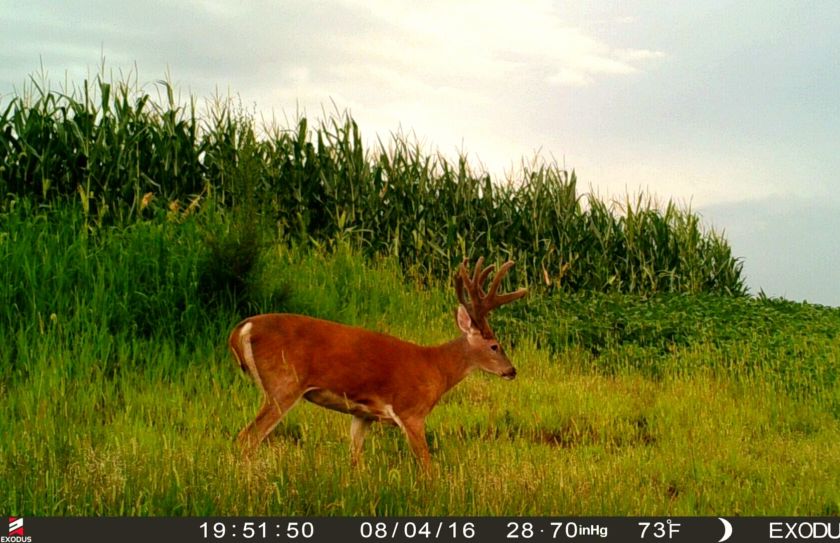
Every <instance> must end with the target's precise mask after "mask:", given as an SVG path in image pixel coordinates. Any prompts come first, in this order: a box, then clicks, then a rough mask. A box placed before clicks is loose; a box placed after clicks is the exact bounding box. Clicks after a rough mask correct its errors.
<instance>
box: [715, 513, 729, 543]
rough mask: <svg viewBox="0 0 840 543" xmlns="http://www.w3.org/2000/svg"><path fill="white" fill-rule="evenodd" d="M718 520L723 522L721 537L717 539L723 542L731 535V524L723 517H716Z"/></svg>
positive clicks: (720, 542)
mask: <svg viewBox="0 0 840 543" xmlns="http://www.w3.org/2000/svg"><path fill="white" fill-rule="evenodd" d="M718 520H719V521H721V522H722V523H723V537H721V538H720V541H718V543H723V542H724V541H726V540H727V539H729V538H730V537H732V524H730V523H729V521H728V520H726V519H725V518H721V517H718Z"/></svg>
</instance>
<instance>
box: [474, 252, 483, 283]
mask: <svg viewBox="0 0 840 543" xmlns="http://www.w3.org/2000/svg"><path fill="white" fill-rule="evenodd" d="M483 265H484V257H483V256H480V257H478V262H476V263H475V273H473V278H472V282H473V284H476V283H478V278H479V276H480V275H481V273H480V272H481V266H483Z"/></svg>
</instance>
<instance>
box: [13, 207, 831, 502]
mask: <svg viewBox="0 0 840 543" xmlns="http://www.w3.org/2000/svg"><path fill="white" fill-rule="evenodd" d="M221 215H222V214H221V212H214V211H213V210H210V209H208V210H206V211H202V212H201V213H195V214H192V215H189V216H177V217H173V216H172V215H171V214H170V215H169V216H166V215H164V214H161V215H160V216H159V217H158V218H157V219H153V220H147V221H140V222H136V223H132V224H129V225H127V226H119V227H117V226H114V227H101V228H98V229H91V228H90V227H89V224H88V223H87V218H86V216H85V215H84V213H83V212H82V211H81V210H80V209H79V208H78V207H77V206H63V207H61V206H59V207H56V208H54V209H52V210H49V211H47V210H40V209H36V208H34V207H32V206H29V207H27V204H26V202H25V201H24V202H21V203H19V204H18V205H17V206H11V211H7V212H6V213H3V214H2V215H1V216H0V224H1V225H2V228H0V258H1V259H2V262H3V266H2V269H0V289H2V290H0V345H3V349H2V350H0V433H2V435H3V436H4V439H3V440H1V441H0V480H2V481H3V482H4V483H3V485H2V486H0V510H2V511H6V512H8V513H9V514H13V515H91V514H93V515H222V514H223V515H361V514H371V515H436V514H443V515H500V514H507V515H530V514H534V515H543V514H558V515H559V514H563V515H599V514H610V515H623V514H638V515H660V514H669V515H683V514H685V515H693V514H706V515H711V514H714V515H736V514H741V515H748V514H750V515H771V514H780V515H781V514H784V515H838V514H840V484H838V481H840V390H838V379H837V375H838V367H840V362H838V361H839V360H840V342H839V341H838V338H840V335H838V334H840V312H838V310H836V309H831V308H822V307H819V306H812V305H805V304H794V303H790V302H784V301H779V300H764V299H750V298H744V297H740V298H729V297H717V296H712V295H705V296H704V295H674V296H670V297H669V296H649V297H640V296H625V295H606V294H604V295H596V294H588V295H585V294H576V295H572V294H565V293H562V292H555V293H554V294H552V295H551V296H547V295H546V296H541V295H540V292H539V291H536V292H535V294H534V295H532V296H531V297H529V298H528V299H527V301H525V302H522V303H521V305H519V306H518V307H515V306H510V307H509V308H508V307H505V308H502V309H500V310H499V311H498V314H497V315H495V316H494V317H493V319H491V320H492V322H494V323H496V324H497V326H496V331H497V334H498V335H499V338H500V341H501V342H502V344H503V345H505V346H506V348H508V350H509V352H510V357H511V359H512V360H513V362H514V364H515V365H516V366H517V369H518V371H519V375H518V377H517V379H516V380H514V381H512V382H508V381H503V380H501V379H498V378H496V377H492V376H489V375H484V374H474V375H471V376H469V377H468V378H467V379H466V380H465V381H464V382H463V383H462V384H461V385H459V386H458V387H457V388H455V389H454V390H453V391H452V392H451V393H450V394H449V395H447V396H445V397H444V400H443V401H442V403H441V404H440V405H439V406H438V407H437V409H436V410H435V411H434V412H433V413H432V415H431V416H430V418H429V420H428V425H427V432H428V437H429V442H430V446H431V449H432V457H433V463H434V470H433V473H432V475H431V476H428V477H424V476H422V475H421V474H420V472H419V470H418V468H417V466H416V465H415V462H414V460H413V457H412V455H411V453H410V451H409V450H408V447H407V444H406V443H405V440H404V438H403V437H402V436H401V435H400V433H399V431H398V430H397V429H395V428H392V427H378V426H376V425H375V426H374V428H373V431H372V432H371V435H370V437H369V438H368V440H367V441H366V444H365V465H364V467H362V468H357V469H354V468H351V466H350V462H349V437H348V433H349V424H350V417H348V416H346V415H341V414H338V413H334V412H331V411H326V410H324V409H321V408H317V407H315V406H312V405H310V404H304V403H301V404H299V405H298V406H297V407H296V408H295V409H294V410H293V411H292V412H291V413H290V414H289V415H288V416H287V418H286V419H285V420H284V422H283V423H281V425H280V426H279V427H278V428H277V429H276V430H275V432H274V434H273V437H272V438H271V439H270V440H269V442H268V443H266V444H264V445H263V446H262V447H261V448H260V449H259V450H258V451H257V452H256V453H255V454H254V455H253V456H252V457H251V458H250V459H247V460H245V459H243V458H242V457H241V455H240V453H239V450H238V449H237V447H236V445H235V443H234V441H233V438H234V437H235V435H236V433H237V432H238V431H239V430H240V429H241V428H242V427H243V426H244V425H245V424H247V423H248V422H249V421H250V419H251V418H252V417H253V415H254V414H255V412H256V409H257V407H258V405H259V401H260V396H259V393H258V391H257V388H256V387H255V386H254V385H253V383H251V382H250V381H249V379H248V378H247V377H246V376H245V375H244V374H242V373H241V372H240V370H239V369H238V368H237V367H236V365H235V363H234V362H233V360H232V358H231V356H230V354H229V353H228V352H227V351H226V344H225V340H226V337H227V333H228V331H229V330H230V328H231V327H232V326H233V324H235V322H236V321H237V320H238V319H239V317H240V314H239V313H238V312H237V310H235V309H233V308H232V307H231V305H230V304H224V303H218V301H214V300H213V299H208V298H207V297H206V295H202V292H201V285H202V284H203V283H202V269H204V268H206V266H207V264H206V259H207V258H208V253H207V243H206V239H207V237H206V236H207V234H206V232H207V231H212V230H213V229H223V228H224V220H223V219H222V218H220V216H221ZM489 256H491V258H492V257H494V256H497V255H489ZM203 267H204V268H203ZM256 269H257V271H256V273H257V275H258V276H259V280H258V281H257V283H258V284H260V285H262V287H263V291H262V292H260V293H257V294H253V293H252V299H253V300H256V301H255V302H254V305H253V307H252V309H255V310H265V309H279V310H285V311H293V312H299V313H305V314H310V315H316V316H319V317H323V318H328V319H334V320H339V321H342V322H346V323H352V324H358V325H362V326H366V327H369V328H373V329H376V330H379V331H383V332H388V333H391V334H394V335H397V336H399V337H402V338H406V339H410V340H413V341H417V342H420V343H436V342H441V341H445V340H448V339H451V338H452V337H454V335H455V333H456V332H457V329H456V327H455V323H454V319H453V316H452V315H453V309H454V300H455V296H454V293H453V292H452V289H451V288H450V287H449V286H448V285H446V284H442V283H441V282H439V281H436V280H422V277H421V278H418V277H414V276H412V275H411V274H408V275H404V273H403V272H402V271H401V269H400V267H399V265H398V264H397V263H396V262H395V260H394V259H393V258H379V259H373V260H369V259H366V258H362V257H360V256H359V255H358V253H357V252H356V250H355V249H354V248H352V247H351V246H349V245H346V244H342V243H336V244H335V245H334V246H333V247H332V248H331V249H323V248H322V249H317V248H311V247H309V248H307V247H295V246H288V245H279V244H278V245H271V246H270V247H269V248H268V249H267V250H266V251H264V254H263V256H262V257H261V259H260V262H259V265H258V266H257V268H256ZM261 304H262V305H261Z"/></svg>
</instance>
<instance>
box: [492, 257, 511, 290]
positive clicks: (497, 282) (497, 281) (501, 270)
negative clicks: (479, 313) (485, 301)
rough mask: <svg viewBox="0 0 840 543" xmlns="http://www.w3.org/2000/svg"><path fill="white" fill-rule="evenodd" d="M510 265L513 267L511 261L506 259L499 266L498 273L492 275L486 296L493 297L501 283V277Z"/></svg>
mask: <svg viewBox="0 0 840 543" xmlns="http://www.w3.org/2000/svg"><path fill="white" fill-rule="evenodd" d="M511 267H513V261H512V260H508V261H507V262H505V263H504V264H502V267H501V268H499V273H497V274H496V275H495V277H493V282H492V283H490V290H488V291H487V297H488V298H493V297H494V296H495V295H496V291H497V290H499V285H500V284H501V283H502V279H503V278H504V276H505V275H507V272H508V270H509V269H511Z"/></svg>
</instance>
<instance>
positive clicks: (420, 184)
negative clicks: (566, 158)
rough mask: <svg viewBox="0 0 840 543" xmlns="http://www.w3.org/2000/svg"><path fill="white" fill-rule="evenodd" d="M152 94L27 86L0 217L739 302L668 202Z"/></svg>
mask: <svg viewBox="0 0 840 543" xmlns="http://www.w3.org/2000/svg"><path fill="white" fill-rule="evenodd" d="M157 90H158V93H157V94H158V96H157V98H154V97H153V96H152V95H151V94H150V93H149V92H147V91H146V90H144V89H143V88H142V87H141V86H139V85H138V84H137V83H136V82H134V83H132V82H131V80H130V79H128V80H122V81H116V82H115V81H113V80H111V81H106V80H105V78H104V77H103V76H99V77H97V78H95V79H94V80H92V81H87V80H86V81H84V83H83V84H82V85H81V86H80V87H75V88H73V89H72V90H69V91H66V92H56V91H52V90H50V89H49V85H48V84H47V83H46V82H43V81H41V82H38V81H36V79H35V78H31V81H30V83H29V85H28V86H26V87H25V90H24V92H22V93H21V94H18V95H13V96H11V97H8V98H6V99H5V100H4V102H6V104H5V105H2V104H0V112H2V113H0V191H2V193H3V194H4V195H7V196H6V201H5V203H4V204H3V207H4V208H6V207H8V205H9V202H11V201H12V200H14V199H15V198H21V197H25V198H28V199H31V200H32V201H33V202H34V203H36V204H38V205H46V206H50V205H53V204H54V203H55V202H57V201H66V200H76V199H78V201H79V202H80V204H81V205H82V207H83V209H84V212H85V213H86V215H87V216H89V217H92V218H93V219H94V220H95V224H108V223H112V222H120V223H125V222H130V221H136V220H144V219H145V218H148V216H150V215H151V214H153V213H154V211H155V209H164V208H168V207H170V206H173V205H176V206H177V205H178V204H177V203H176V202H181V201H190V202H192V203H193V205H194V206H195V205H197V204H199V203H200V202H206V201H207V200H208V199H212V200H213V201H214V202H216V203H218V204H220V205H221V207H222V208H235V207H236V206H243V205H246V204H247V205H249V206H251V208H253V209H254V210H255V213H258V214H259V215H260V216H262V217H263V218H266V219H269V221H266V223H268V224H276V225H277V234H278V235H279V236H280V237H281V239H283V240H288V241H294V242H305V243H312V244H315V245H317V246H329V245H330V244H331V243H333V242H334V241H335V240H336V239H343V240H347V241H350V242H352V243H353V244H355V245H356V246H357V247H358V248H359V249H360V251H361V252H362V253H363V254H365V255H368V256H373V255H383V254H384V255H393V256H396V257H397V258H398V259H399V262H400V263H401V264H402V265H403V267H404V268H405V269H406V270H408V271H409V272H410V273H411V274H412V275H414V276H415V277H419V278H423V277H438V278H439V277H445V276H447V275H449V274H450V273H451V272H452V270H453V269H454V266H455V265H457V263H458V262H459V261H460V260H461V259H462V258H464V257H475V256H477V255H488V256H490V257H491V258H492V259H496V260H501V259H507V258H511V259H514V260H516V261H517V267H516V269H515V270H514V273H513V274H512V277H511V280H512V281H514V282H516V283H519V284H522V283H525V284H529V285H531V286H534V285H542V286H543V287H544V288H546V289H548V290H558V289H559V290H567V291H581V290H594V291H602V292H621V293H642V294H651V293H657V292H669V293H697V292H712V293H721V294H730V295H743V294H745V292H746V287H745V285H744V280H743V277H742V263H741V262H740V260H739V259H738V258H735V257H733V255H732V252H731V249H730V247H729V245H728V243H727V242H726V240H725V239H724V238H723V237H722V235H720V234H719V233H718V232H716V231H714V230H710V229H706V228H705V227H704V226H703V225H702V223H701V220H700V217H699V216H698V215H697V214H696V213H694V212H692V210H691V209H684V208H681V207H680V206H677V205H675V204H674V203H672V202H668V203H667V204H666V205H664V206H659V205H656V203H655V200H654V199H653V198H652V197H650V196H647V195H644V194H641V195H638V196H636V197H629V196H628V197H626V198H625V199H624V201H623V202H619V203H616V202H606V201H604V200H602V199H599V198H598V197H597V196H596V195H593V194H587V193H582V192H581V191H579V190H578V181H577V177H576V175H575V172H574V171H571V172H569V171H566V170H564V169H562V168H560V167H559V166H557V165H556V164H553V163H545V162H538V161H537V162H535V163H533V164H530V165H529V164H523V166H522V168H521V170H520V171H519V172H518V173H516V174H512V175H511V176H510V177H509V178H508V179H506V180H504V181H503V182H495V181H494V180H492V179H491V176H490V175H489V174H488V173H486V172H484V171H477V170H476V169H474V168H473V167H472V166H471V165H470V164H469V162H468V160H467V159H466V157H465V156H461V157H459V158H458V159H457V160H455V161H451V160H448V159H446V158H445V157H443V156H441V155H440V154H439V153H430V152H426V151H424V149H423V148H422V146H420V145H419V144H417V143H415V142H413V141H412V140H411V139H410V138H408V137H405V136H401V135H393V136H391V138H390V139H389V140H386V141H385V142H382V141H379V142H378V143H377V144H376V145H374V146H373V147H372V148H370V149H367V148H365V146H364V144H363V139H362V136H361V132H360V130H359V127H358V126H357V124H356V123H355V121H354V120H353V119H352V118H351V117H350V116H349V115H348V114H335V115H333V116H331V117H327V118H325V119H323V120H321V121H319V122H318V123H317V124H316V125H315V126H311V125H310V123H309V121H308V120H307V119H306V118H300V119H298V120H297V121H296V122H295V123H294V124H293V125H292V126H290V127H285V128H284V127H280V126H278V125H276V124H271V125H260V124H259V123H258V122H257V121H256V120H255V115H254V114H252V113H249V112H247V111H246V110H245V109H244V108H242V107H241V106H239V105H238V103H237V102H236V101H235V100H233V99H218V98H217V99H215V100H212V101H209V102H208V104H207V105H206V106H204V107H203V108H201V107H199V106H198V105H197V101H196V99H195V98H191V99H190V100H188V101H187V103H183V101H181V100H180V99H179V98H178V97H176V91H175V89H174V88H173V86H172V85H171V84H169V83H167V82H164V81H161V82H158V83H157ZM255 202H256V204H255Z"/></svg>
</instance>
